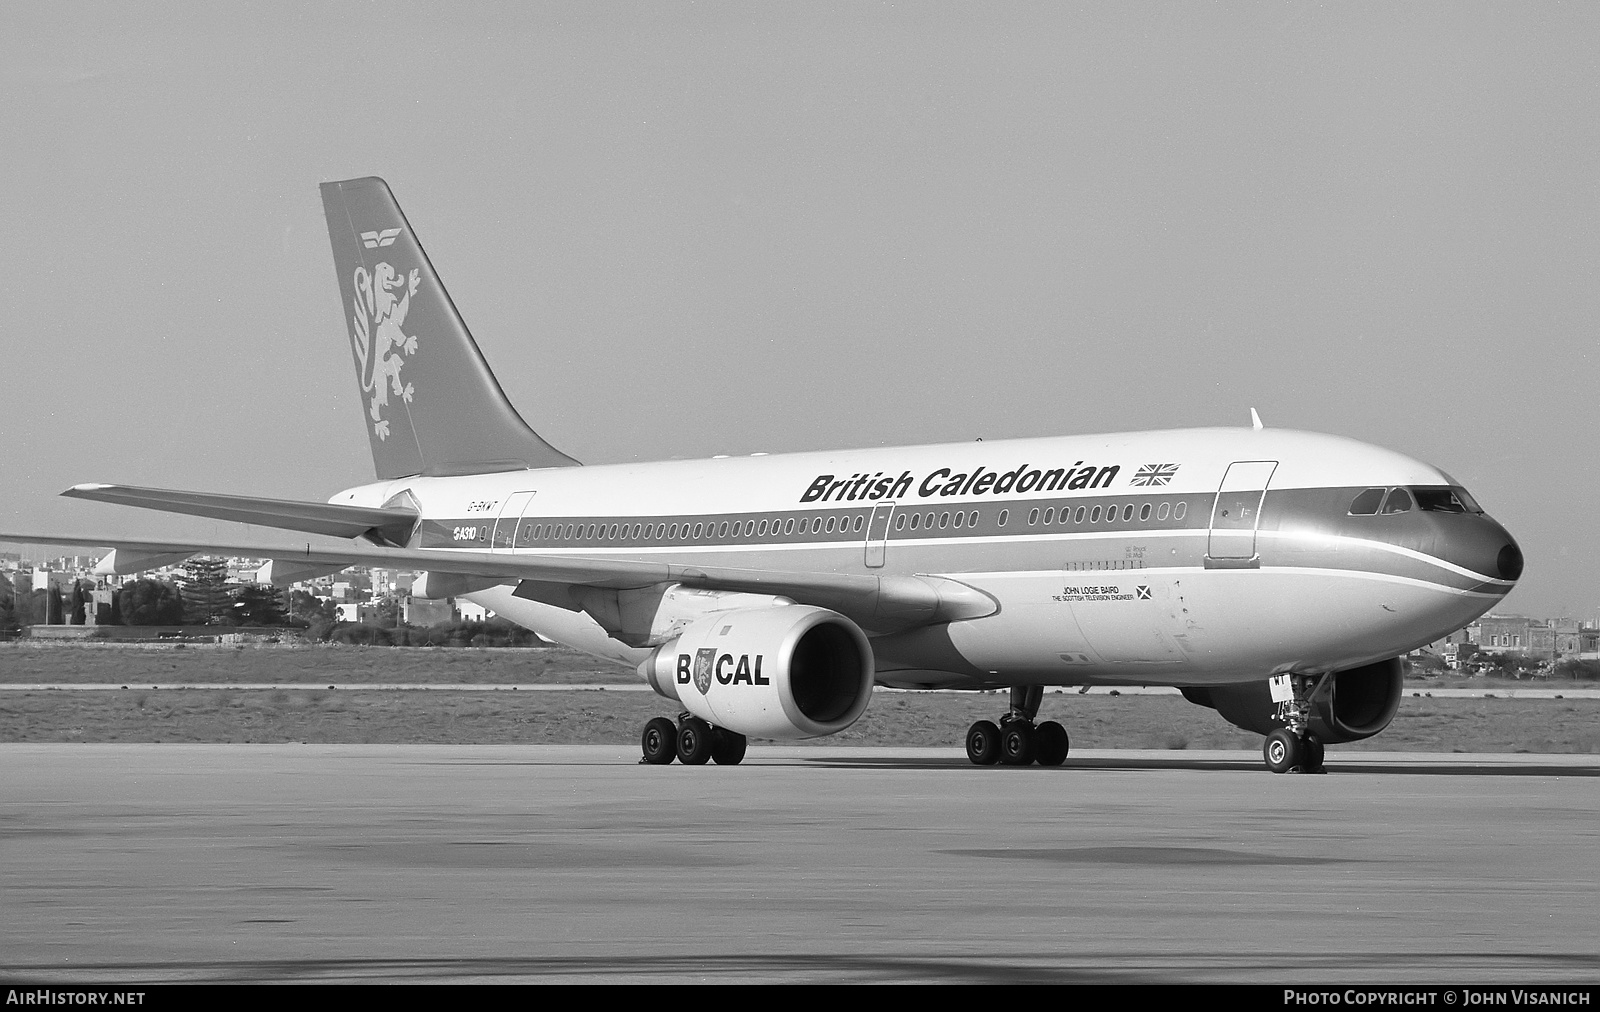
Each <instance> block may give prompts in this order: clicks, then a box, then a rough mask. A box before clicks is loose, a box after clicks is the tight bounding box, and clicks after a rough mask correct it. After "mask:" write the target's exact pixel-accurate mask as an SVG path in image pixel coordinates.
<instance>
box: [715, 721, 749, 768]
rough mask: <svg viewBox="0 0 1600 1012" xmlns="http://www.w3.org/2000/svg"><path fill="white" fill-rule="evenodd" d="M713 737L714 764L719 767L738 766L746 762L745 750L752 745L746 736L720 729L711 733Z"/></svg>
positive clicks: (723, 728)
mask: <svg viewBox="0 0 1600 1012" xmlns="http://www.w3.org/2000/svg"><path fill="white" fill-rule="evenodd" d="M711 736H712V745H711V761H712V762H714V763H716V764H717V765H718V766H737V765H739V764H740V763H741V762H743V761H744V750H745V749H746V748H747V747H749V745H750V742H749V740H748V739H747V738H745V736H744V735H742V734H736V733H734V732H732V731H730V730H728V729H727V728H725V727H719V728H716V729H715V730H713V731H712V732H711Z"/></svg>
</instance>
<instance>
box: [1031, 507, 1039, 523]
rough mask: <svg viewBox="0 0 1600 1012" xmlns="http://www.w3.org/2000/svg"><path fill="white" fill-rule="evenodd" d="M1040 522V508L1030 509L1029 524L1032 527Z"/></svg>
mask: <svg viewBox="0 0 1600 1012" xmlns="http://www.w3.org/2000/svg"><path fill="white" fill-rule="evenodd" d="M1038 522H1039V511H1038V509H1031V510H1029V511H1028V526H1029V527H1032V526H1033V525H1034V524H1036V523H1038Z"/></svg>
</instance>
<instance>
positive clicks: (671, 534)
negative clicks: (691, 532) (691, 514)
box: [667, 524, 678, 541]
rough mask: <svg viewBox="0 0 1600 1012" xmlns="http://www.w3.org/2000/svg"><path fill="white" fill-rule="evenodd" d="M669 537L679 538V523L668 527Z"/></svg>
mask: <svg viewBox="0 0 1600 1012" xmlns="http://www.w3.org/2000/svg"><path fill="white" fill-rule="evenodd" d="M667 537H669V538H671V539H673V540H674V541H676V540H677V538H678V525H677V524H673V525H672V526H671V527H669V528H668V529H667Z"/></svg>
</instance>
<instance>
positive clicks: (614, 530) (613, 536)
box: [609, 524, 617, 541]
mask: <svg viewBox="0 0 1600 1012" xmlns="http://www.w3.org/2000/svg"><path fill="white" fill-rule="evenodd" d="M609 536H610V538H611V540H612V541H615V540H617V525H616V524H612V525H611V534H610V535H609Z"/></svg>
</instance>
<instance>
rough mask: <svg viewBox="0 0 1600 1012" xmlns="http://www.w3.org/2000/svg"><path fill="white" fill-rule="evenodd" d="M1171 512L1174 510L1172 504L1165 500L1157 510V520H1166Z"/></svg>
mask: <svg viewBox="0 0 1600 1012" xmlns="http://www.w3.org/2000/svg"><path fill="white" fill-rule="evenodd" d="M1171 512H1172V504H1171V503H1169V502H1164V503H1162V504H1161V506H1160V507H1159V508H1158V509H1157V510H1156V519H1157V520H1165V519H1166V518H1167V514H1168V513H1171Z"/></svg>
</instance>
